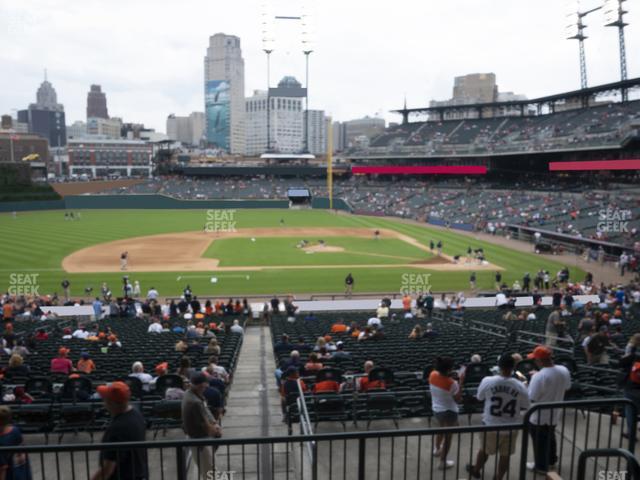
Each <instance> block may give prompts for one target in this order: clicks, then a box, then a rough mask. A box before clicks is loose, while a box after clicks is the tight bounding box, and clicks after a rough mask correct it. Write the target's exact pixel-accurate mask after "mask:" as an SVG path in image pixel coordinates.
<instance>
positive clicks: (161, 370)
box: [150, 362, 169, 386]
mask: <svg viewBox="0 0 640 480" xmlns="http://www.w3.org/2000/svg"><path fill="white" fill-rule="evenodd" d="M153 370H154V372H155V374H156V376H155V377H153V379H152V380H151V383H150V385H153V386H155V384H156V382H157V381H158V379H159V378H160V377H162V376H164V375H166V374H167V373H169V364H168V363H167V362H162V363H159V364H158V365H156V368H154V369H153Z"/></svg>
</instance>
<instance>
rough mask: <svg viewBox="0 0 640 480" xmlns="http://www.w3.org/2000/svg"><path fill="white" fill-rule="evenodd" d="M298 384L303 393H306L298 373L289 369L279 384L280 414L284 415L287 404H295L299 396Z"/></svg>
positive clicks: (295, 369)
mask: <svg viewBox="0 0 640 480" xmlns="http://www.w3.org/2000/svg"><path fill="white" fill-rule="evenodd" d="M298 382H300V388H301V389H302V391H303V392H306V391H307V386H306V385H305V383H304V381H302V380H300V373H299V371H298V369H297V368H295V367H289V368H287V370H285V372H284V374H283V381H282V382H281V383H280V399H281V403H282V413H283V415H284V414H285V413H286V407H287V404H288V402H292V401H293V402H295V400H296V399H297V398H298V396H299V390H298Z"/></svg>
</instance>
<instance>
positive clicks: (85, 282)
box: [0, 210, 584, 295]
mask: <svg viewBox="0 0 640 480" xmlns="http://www.w3.org/2000/svg"><path fill="white" fill-rule="evenodd" d="M207 219H208V217H207V212H206V211H205V210H86V211H82V212H81V219H80V220H77V221H65V220H64V213H63V212H61V211H46V212H28V213H19V214H18V216H17V218H15V219H14V218H12V216H11V215H10V214H4V215H0V232H2V240H1V244H0V245H1V250H0V252H1V253H0V288H3V290H7V289H9V288H10V287H12V286H13V287H15V285H16V283H19V282H17V280H19V278H18V277H17V276H16V275H26V274H29V275H31V274H33V275H37V277H36V280H35V281H36V285H37V287H38V292H39V293H40V294H46V293H51V292H54V291H57V292H60V291H61V288H60V286H59V285H60V282H61V281H62V280H63V279H65V278H68V279H69V281H70V282H71V285H72V288H71V290H72V293H73V294H75V295H79V294H81V293H82V292H83V290H84V288H85V287H88V286H90V287H93V289H94V291H97V290H99V288H100V285H101V284H102V282H103V281H106V282H107V283H108V284H109V285H110V287H111V288H112V290H113V291H114V292H117V291H118V286H119V285H120V284H121V280H122V275H121V274H118V273H100V274H98V273H93V274H91V273H87V274H67V273H65V272H64V271H63V270H62V268H61V262H62V259H63V258H64V257H65V256H67V255H69V254H70V253H72V252H74V251H76V250H78V249H80V248H84V247H88V246H91V245H95V244H98V243H102V242H108V241H112V240H119V239H124V238H129V237H134V236H145V235H153V234H161V233H170V232H185V231H202V229H203V226H204V225H205V223H206V222H207ZM233 219H234V221H235V222H236V224H235V228H251V227H276V226H278V225H280V221H281V220H284V225H285V226H287V227H366V228H372V229H373V228H389V229H393V230H396V231H398V232H400V233H404V234H406V235H409V236H411V237H413V238H415V239H417V240H418V241H420V242H421V243H423V244H424V245H428V243H429V241H430V240H434V241H437V240H442V242H443V243H444V248H443V251H444V253H446V254H449V255H457V254H465V252H466V250H467V247H468V246H471V247H473V248H477V247H482V248H484V250H485V254H486V256H487V258H488V260H489V261H490V262H492V263H494V264H496V265H498V266H500V267H502V268H504V269H505V272H504V273H503V278H504V280H505V281H506V282H507V283H509V284H510V283H512V282H513V281H514V280H515V279H521V278H522V276H523V274H524V272H527V271H528V272H531V273H532V274H533V273H535V272H536V271H537V270H538V269H539V268H544V269H547V270H549V271H550V272H552V274H555V272H557V271H558V270H559V269H560V268H561V267H562V265H561V264H559V263H557V262H554V261H552V260H549V259H548V257H541V256H536V255H534V254H527V253H522V252H518V251H515V250H511V249H508V248H504V247H500V246H496V245H492V244H489V243H487V242H481V241H477V240H474V239H471V238H469V237H468V236H464V235H460V234H458V233H455V232H454V231H443V230H436V229H432V228H429V227H427V226H424V227H423V226H419V225H412V224H406V223H402V222H399V221H394V220H389V219H383V218H375V217H359V216H350V215H336V214H333V213H331V212H328V211H323V210H312V211H288V210H238V211H236V212H235V214H234V217H233ZM292 240H293V242H294V244H295V241H296V240H297V239H287V238H261V239H258V241H257V242H255V243H256V244H259V245H261V246H262V245H264V244H266V243H272V241H273V243H272V245H270V246H272V247H273V249H271V248H269V249H267V248H265V249H263V250H261V251H258V250H256V249H253V248H243V247H244V246H245V243H242V242H247V243H246V245H247V246H248V247H254V246H255V245H249V243H250V239H235V240H233V241H231V240H226V239H225V240H219V241H216V242H214V243H213V245H212V246H211V247H210V249H209V250H208V251H207V255H208V256H211V257H215V258H220V260H221V261H222V264H221V266H225V265H226V266H229V265H236V266H241V265H271V266H279V265H294V264H297V265H317V264H318V263H316V262H321V263H320V264H326V265H340V264H345V265H355V264H359V265H365V264H386V265H388V264H396V263H410V262H406V261H403V260H399V259H392V258H385V257H378V256H372V255H363V254H362V253H365V254H366V253H376V252H377V253H382V254H389V255H398V252H401V253H400V254H399V255H400V256H408V257H413V256H414V255H418V256H419V257H418V258H422V259H424V258H426V257H427V256H428V254H427V253H426V252H422V251H420V250H419V249H417V248H416V247H413V246H411V245H409V244H407V243H405V242H402V241H400V240H391V239H381V240H379V241H377V242H375V241H373V240H368V239H360V238H354V237H351V238H339V237H333V238H326V239H325V241H327V242H328V243H329V244H331V245H338V244H337V243H335V242H342V244H341V245H339V246H343V247H344V248H346V249H347V250H351V249H353V250H354V251H357V252H362V253H358V254H349V253H347V252H344V253H318V254H304V253H302V252H297V249H295V247H293V248H291V244H290V243H287V242H291V241H292ZM308 240H309V239H308ZM360 241H362V243H360ZM396 242H400V244H401V245H398V244H396ZM216 244H217V246H216ZM241 247H242V248H241ZM398 248H400V249H401V250H397V249H398ZM389 252H391V253H389ZM220 254H223V255H222V256H220ZM336 256H343V258H342V259H340V260H339V261H338V260H336V259H337V258H338V257H336ZM296 257H299V258H296ZM286 258H291V262H294V260H295V263H283V259H286ZM325 259H326V260H325ZM347 260H348V261H347ZM372 260H373V261H372ZM261 262H262V263H261ZM305 262H311V263H305ZM569 267H570V268H571V272H572V276H573V277H574V278H582V277H583V275H584V272H582V271H581V270H577V269H576V268H575V266H572V265H569ZM349 271H351V273H353V275H354V277H355V278H356V288H355V291H356V292H358V291H360V292H365V291H366V292H393V291H399V290H400V288H402V286H403V285H404V282H405V279H406V275H407V274H411V273H414V274H419V273H425V271H424V270H421V269H415V268H409V267H397V268H395V267H391V268H380V269H371V268H367V267H354V268H350V269H343V268H327V269H322V268H313V269H296V270H285V269H270V270H265V271H250V272H241V273H240V272H220V273H216V274H215V277H216V278H217V279H218V282H217V283H215V284H212V283H211V277H212V276H213V275H214V274H212V273H211V272H166V273H144V272H143V273H131V274H130V279H131V280H132V281H134V280H138V281H140V284H141V286H142V289H143V291H146V289H148V288H149V287H150V286H152V285H153V286H154V287H156V288H157V289H158V290H159V291H160V293H161V294H162V295H175V294H178V293H180V292H181V291H182V289H183V288H184V285H185V284H186V283H190V284H191V286H192V288H193V290H194V291H195V292H196V294H199V295H218V294H219V295H227V294H251V293H253V294H274V293H280V294H281V293H287V292H295V293H310V292H317V293H321V292H340V291H342V288H343V280H344V277H345V276H346V275H347V273H349ZM403 275H404V276H403ZM178 277H180V280H178ZM247 277H248V278H247ZM468 278H469V274H468V273H467V272H431V277H430V284H431V285H432V288H433V289H434V290H435V291H457V290H463V289H467V288H468ZM493 284H494V281H493V272H479V273H478V287H479V288H481V289H491V288H493Z"/></svg>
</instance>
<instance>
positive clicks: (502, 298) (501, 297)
mask: <svg viewBox="0 0 640 480" xmlns="http://www.w3.org/2000/svg"><path fill="white" fill-rule="evenodd" d="M506 304H507V296H506V295H505V294H504V293H498V294H497V295H496V306H497V307H499V306H500V305H506Z"/></svg>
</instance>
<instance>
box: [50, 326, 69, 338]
mask: <svg viewBox="0 0 640 480" xmlns="http://www.w3.org/2000/svg"><path fill="white" fill-rule="evenodd" d="M47 337H48V336H47ZM72 338H73V335H72V333H71V329H70V328H65V329H64V330H62V339H63V340H71V339H72Z"/></svg>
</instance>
